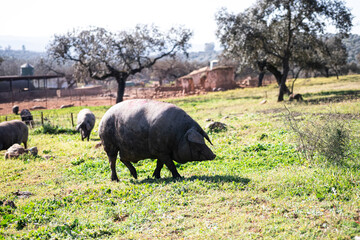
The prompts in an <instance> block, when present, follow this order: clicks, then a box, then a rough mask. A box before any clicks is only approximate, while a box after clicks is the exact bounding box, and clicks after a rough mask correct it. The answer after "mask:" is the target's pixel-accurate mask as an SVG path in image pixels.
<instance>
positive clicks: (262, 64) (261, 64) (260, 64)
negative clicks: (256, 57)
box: [257, 60, 267, 87]
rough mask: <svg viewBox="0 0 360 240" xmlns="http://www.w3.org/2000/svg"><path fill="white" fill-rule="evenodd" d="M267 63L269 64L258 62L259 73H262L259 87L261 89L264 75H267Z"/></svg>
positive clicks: (264, 61)
mask: <svg viewBox="0 0 360 240" xmlns="http://www.w3.org/2000/svg"><path fill="white" fill-rule="evenodd" d="M266 63H267V62H266V60H263V61H258V62H257V65H258V67H259V71H260V74H259V82H258V87H261V86H262V82H263V79H264V75H265V67H266Z"/></svg>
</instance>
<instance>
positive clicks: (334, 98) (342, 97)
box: [303, 90, 360, 104]
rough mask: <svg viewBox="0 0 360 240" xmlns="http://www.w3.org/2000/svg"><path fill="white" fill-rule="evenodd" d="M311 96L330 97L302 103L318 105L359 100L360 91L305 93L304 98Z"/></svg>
mask: <svg viewBox="0 0 360 240" xmlns="http://www.w3.org/2000/svg"><path fill="white" fill-rule="evenodd" d="M313 96H330V97H319V98H314V99H309V100H304V103H308V104H320V103H330V102H343V101H347V100H353V99H359V98H360V90H343V91H323V92H318V93H305V94H304V95H303V97H304V98H307V97H313Z"/></svg>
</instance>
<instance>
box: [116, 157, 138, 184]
mask: <svg viewBox="0 0 360 240" xmlns="http://www.w3.org/2000/svg"><path fill="white" fill-rule="evenodd" d="M120 161H121V162H122V163H123V164H124V165H125V166H126V167H127V168H128V169H129V170H130V173H131V175H132V176H133V177H134V178H135V179H137V173H136V169H135V168H134V166H133V165H132V164H131V162H128V161H124V160H121V158H120Z"/></svg>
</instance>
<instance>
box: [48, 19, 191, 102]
mask: <svg viewBox="0 0 360 240" xmlns="http://www.w3.org/2000/svg"><path fill="white" fill-rule="evenodd" d="M191 36H192V32H191V31H190V30H188V29H184V28H182V27H179V28H171V29H170V30H169V31H168V32H166V33H162V32H160V30H159V29H158V28H157V27H155V26H147V25H137V26H136V27H135V29H133V30H130V31H121V32H119V33H113V32H110V31H107V30H106V29H104V28H90V29H88V30H81V31H80V30H73V31H71V32H68V33H67V34H65V35H57V36H55V38H54V40H53V42H52V43H51V44H50V46H49V48H48V54H49V56H51V57H53V58H55V59H57V60H58V61H59V62H66V61H72V62H74V71H75V75H76V76H78V77H81V76H83V77H87V76H90V77H91V78H93V79H95V80H106V79H109V78H114V79H115V80H116V81H117V83H118V90H117V99H116V102H117V103H118V102H121V101H122V100H123V95H124V92H125V82H126V80H127V79H128V78H129V76H132V75H134V74H136V73H139V72H141V71H142V70H143V69H146V68H150V67H151V66H153V65H154V64H155V63H156V62H157V61H158V60H160V59H162V58H165V57H175V55H176V54H177V53H178V52H182V53H184V54H186V55H187V49H188V48H189V47H190V45H189V43H188V42H189V39H190V37H191Z"/></svg>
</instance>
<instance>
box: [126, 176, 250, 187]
mask: <svg viewBox="0 0 360 240" xmlns="http://www.w3.org/2000/svg"><path fill="white" fill-rule="evenodd" d="M197 180H199V181H202V182H209V183H224V182H236V183H242V184H244V185H246V184H248V183H249V182H250V179H249V178H242V177H236V176H230V175H215V176H192V177H189V178H179V179H175V178H172V177H168V178H160V179H155V178H147V179H143V180H141V181H136V180H131V182H132V183H134V184H143V183H165V184H168V183H173V182H182V181H185V182H193V181H197Z"/></svg>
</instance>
